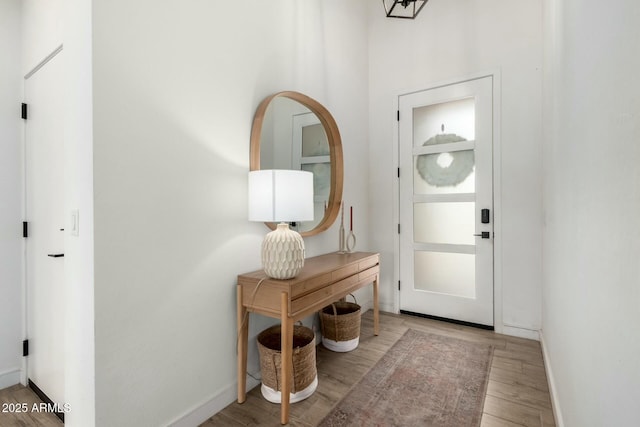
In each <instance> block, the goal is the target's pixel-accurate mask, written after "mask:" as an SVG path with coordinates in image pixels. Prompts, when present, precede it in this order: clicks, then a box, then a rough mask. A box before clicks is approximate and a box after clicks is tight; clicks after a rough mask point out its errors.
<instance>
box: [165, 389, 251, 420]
mask: <svg viewBox="0 0 640 427" xmlns="http://www.w3.org/2000/svg"><path fill="white" fill-rule="evenodd" d="M259 384H260V381H257V380H255V379H253V378H251V377H249V378H247V391H249V390H251V389H252V388H254V387H256V386H257V385H259ZM237 398H238V387H237V384H236V383H233V384H231V385H229V386H227V387H225V388H224V389H223V390H221V391H220V392H218V394H216V395H215V396H213V397H212V398H211V399H209V400H208V401H206V402H204V403H203V404H201V405H199V406H197V407H195V408H193V409H192V410H191V411H189V412H187V413H186V414H184V415H183V416H181V417H179V418H177V419H176V420H174V421H172V422H171V423H169V427H194V426H199V425H200V424H202V423H203V422H205V421H206V420H208V419H209V418H211V417H212V416H214V415H215V414H217V413H218V412H220V411H221V410H222V409H224V408H225V407H227V406H228V405H230V404H231V403H233V402H235V401H236V399H237Z"/></svg>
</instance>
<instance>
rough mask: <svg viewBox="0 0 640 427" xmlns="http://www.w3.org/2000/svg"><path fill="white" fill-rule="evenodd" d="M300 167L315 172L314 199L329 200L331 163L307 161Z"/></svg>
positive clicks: (318, 200)
mask: <svg viewBox="0 0 640 427" xmlns="http://www.w3.org/2000/svg"><path fill="white" fill-rule="evenodd" d="M300 169H301V170H303V171H307V172H311V173H313V196H314V200H315V201H316V202H322V201H327V200H329V191H330V190H331V163H306V164H302V165H300ZM320 218H322V217H320Z"/></svg>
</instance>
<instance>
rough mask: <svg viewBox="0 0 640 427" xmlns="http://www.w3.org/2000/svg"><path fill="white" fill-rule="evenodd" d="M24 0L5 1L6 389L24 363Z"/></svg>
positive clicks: (1, 286) (2, 310)
mask: <svg viewBox="0 0 640 427" xmlns="http://www.w3.org/2000/svg"><path fill="white" fill-rule="evenodd" d="M21 9H22V2H21V1H20V0H6V1H2V2H0V75H1V76H2V78H1V79H0V204H1V205H2V208H0V260H2V261H1V263H0V295H2V297H1V298H0V389H2V388H4V387H8V386H10V385H13V384H16V383H18V381H20V370H21V365H22V340H23V339H24V333H23V329H22V319H23V310H22V306H23V305H22V231H21V222H22V168H21V158H22V154H21V153H22V148H21V147H22V119H21V118H20V103H21V102H22V75H21V73H20V71H21V68H20V61H21V40H22V38H21V24H20V13H21Z"/></svg>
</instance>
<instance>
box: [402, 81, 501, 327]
mask: <svg viewBox="0 0 640 427" xmlns="http://www.w3.org/2000/svg"><path fill="white" fill-rule="evenodd" d="M491 92H492V81H491V78H490V77H489V78H485V79H478V80H473V81H469V82H464V83H459V84H455V85H450V86H445V87H440V88H437V89H432V90H427V91H422V92H417V93H413V94H409V95H404V96H401V97H400V100H399V106H400V117H401V119H402V118H406V119H404V121H403V120H401V121H400V128H399V131H400V132H399V133H400V157H399V158H400V163H401V165H400V169H401V174H400V220H401V226H402V227H401V230H402V232H401V235H400V280H401V291H400V308H401V310H404V311H409V312H416V313H423V314H428V315H432V316H436V317H444V318H451V319H456V320H464V321H469V322H473V323H479V324H483V325H493V298H492V296H493V295H492V293H493V260H492V258H493V245H492V243H491V233H492V225H491V224H490V223H485V222H483V221H482V218H481V215H480V210H481V209H489V210H490V211H491V210H492V191H491V188H492V163H491V159H492V112H491V109H492V103H491ZM405 171H406V172H405ZM409 171H410V173H409ZM483 231H484V232H485V233H486V232H488V233H489V234H488V236H487V235H485V237H488V238H487V239H485V238H482V232H483ZM477 235H480V236H477ZM487 254H489V256H487Z"/></svg>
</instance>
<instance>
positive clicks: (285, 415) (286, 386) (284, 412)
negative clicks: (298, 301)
mask: <svg viewBox="0 0 640 427" xmlns="http://www.w3.org/2000/svg"><path fill="white" fill-rule="evenodd" d="M280 316H281V326H280V328H281V330H280V332H281V337H282V342H281V344H282V347H281V351H282V370H281V378H280V380H281V381H280V384H281V385H282V386H281V390H280V391H281V393H280V396H281V406H280V423H281V424H287V423H288V422H289V397H290V395H289V393H291V384H292V382H293V381H292V379H293V378H292V377H293V320H292V319H291V318H290V317H289V295H288V294H287V293H286V292H282V295H281V300H280Z"/></svg>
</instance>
